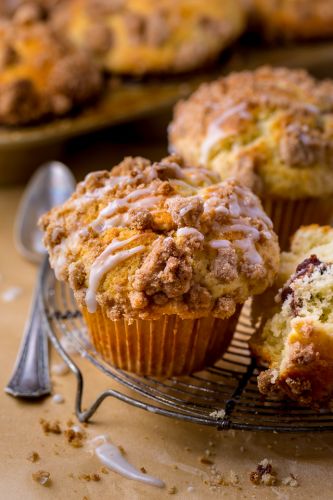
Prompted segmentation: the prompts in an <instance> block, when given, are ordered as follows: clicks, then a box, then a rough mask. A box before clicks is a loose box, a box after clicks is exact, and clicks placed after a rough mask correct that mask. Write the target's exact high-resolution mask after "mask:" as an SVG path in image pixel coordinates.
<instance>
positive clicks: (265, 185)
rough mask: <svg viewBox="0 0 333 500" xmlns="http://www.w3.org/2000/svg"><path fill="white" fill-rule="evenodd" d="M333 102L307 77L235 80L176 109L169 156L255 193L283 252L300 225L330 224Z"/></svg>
mask: <svg viewBox="0 0 333 500" xmlns="http://www.w3.org/2000/svg"><path fill="white" fill-rule="evenodd" d="M332 95H333V83H332V81H328V80H326V81H317V80H315V79H314V78H312V77H311V76H310V75H309V74H308V73H306V72H305V71H303V70H288V69H284V68H276V69H274V68H270V67H262V68H259V69H257V70H256V71H253V72H250V71H244V72H240V73H232V74H230V75H229V76H227V77H224V78H221V79H219V80H217V81H215V82H212V83H208V84H204V85H202V86H201V87H200V88H199V89H198V90H197V91H196V92H194V94H193V95H192V96H191V97H190V98H189V99H187V100H185V101H181V102H180V103H179V104H178V105H177V106H176V108H175V112H174V119H173V122H172V123H171V125H170V128H169V139H170V150H171V151H173V152H175V153H177V154H180V155H181V156H183V158H184V159H185V161H186V162H187V163H189V164H193V165H197V166H202V167H206V168H209V169H211V170H213V171H215V172H218V173H219V174H220V175H221V177H222V179H226V178H229V177H235V178H236V179H238V180H239V181H240V182H241V183H242V184H244V185H247V186H248V187H250V188H251V189H253V190H254V191H255V192H256V193H257V194H258V196H259V197H260V198H261V200H262V203H263V206H264V209H265V210H266V212H267V213H268V215H269V216H270V217H271V218H272V220H273V223H274V228H275V231H276V232H277V233H278V236H279V239H280V245H281V247H282V248H283V249H285V248H286V247H287V246H288V241H289V236H290V235H291V234H292V233H294V232H295V230H296V229H297V228H298V227H299V226H300V225H302V224H310V223H313V222H317V223H320V224H326V223H328V222H329V220H330V217H331V213H332V194H333V98H332Z"/></svg>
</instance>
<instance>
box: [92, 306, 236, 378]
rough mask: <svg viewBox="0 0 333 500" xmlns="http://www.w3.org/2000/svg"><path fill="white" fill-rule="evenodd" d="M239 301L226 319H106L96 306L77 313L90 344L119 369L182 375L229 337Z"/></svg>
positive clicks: (218, 352) (216, 354)
mask: <svg viewBox="0 0 333 500" xmlns="http://www.w3.org/2000/svg"><path fill="white" fill-rule="evenodd" d="M241 308H242V306H241V305H239V306H238V307H237V310H236V312H235V313H234V314H233V316H231V317H230V318H228V319H218V318H212V317H209V318H200V319H181V318H180V317H179V316H177V315H163V316H161V318H160V319H158V320H141V319H138V320H133V322H132V323H129V322H128V321H126V320H117V321H112V320H110V319H109V318H108V317H107V315H106V314H105V312H104V311H103V310H102V309H98V310H97V312H95V313H93V314H91V313H89V312H88V310H87V309H86V308H84V309H83V311H82V313H83V316H84V319H85V321H86V323H87V325H88V331H89V334H90V338H91V341H92V344H93V345H94V347H95V349H96V351H97V352H99V353H100V354H101V355H102V357H103V359H104V360H105V361H106V362H108V363H110V364H111V365H113V366H115V367H117V368H121V369H122V370H126V371H130V372H134V373H136V374H138V375H154V376H160V377H166V376H172V375H186V374H190V373H193V372H195V371H198V370H201V369H203V368H204V367H205V366H209V365H212V364H214V363H215V361H217V360H218V359H219V358H220V357H221V356H222V354H223V353H224V352H225V351H226V349H227V348H228V346H229V343H230V341H231V339H232V336H233V333H234V330H235V327H236V324H237V321H238V317H239V314H240V311H241Z"/></svg>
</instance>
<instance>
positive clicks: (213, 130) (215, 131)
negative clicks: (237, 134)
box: [200, 102, 251, 165]
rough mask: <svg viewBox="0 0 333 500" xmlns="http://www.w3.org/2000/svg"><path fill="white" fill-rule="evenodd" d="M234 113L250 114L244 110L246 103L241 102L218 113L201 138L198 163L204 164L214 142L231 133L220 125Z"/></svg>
mask: <svg viewBox="0 0 333 500" xmlns="http://www.w3.org/2000/svg"><path fill="white" fill-rule="evenodd" d="M234 115H239V116H240V117H241V118H244V119H248V118H251V115H250V113H249V112H248V111H246V103H245V102H241V103H240V104H237V105H236V106H233V107H232V108H229V109H227V110H226V111H224V113H222V114H221V115H219V116H218V117H217V118H216V119H215V120H214V121H212V123H211V124H210V125H209V127H208V130H207V134H206V137H205V139H204V140H203V142H202V144H201V147H200V163H201V165H205V164H206V162H207V160H208V158H209V155H210V152H211V150H212V149H213V148H214V146H216V144H217V143H218V142H220V141H222V140H223V139H225V138H226V137H229V136H230V135H231V132H229V131H225V130H223V128H221V125H223V124H224V123H225V122H226V121H227V120H228V119H229V118H230V117H232V116H234Z"/></svg>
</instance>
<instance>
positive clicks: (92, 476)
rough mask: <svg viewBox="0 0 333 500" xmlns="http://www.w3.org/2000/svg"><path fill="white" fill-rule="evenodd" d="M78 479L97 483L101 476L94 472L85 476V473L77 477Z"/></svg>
mask: <svg viewBox="0 0 333 500" xmlns="http://www.w3.org/2000/svg"><path fill="white" fill-rule="evenodd" d="M79 479H81V480H82V481H87V482H89V481H95V482H98V481H100V480H101V476H100V475H99V474H97V473H96V472H93V473H92V474H86V473H82V474H80V475H79Z"/></svg>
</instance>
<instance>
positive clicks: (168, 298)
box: [40, 157, 279, 376]
mask: <svg viewBox="0 0 333 500" xmlns="http://www.w3.org/2000/svg"><path fill="white" fill-rule="evenodd" d="M40 226H41V228H42V229H43V230H44V231H45V237H44V242H45V246H46V247H47V249H48V251H49V255H50V263H51V266H52V268H53V269H54V271H55V273H56V277H57V278H58V279H60V280H65V281H68V282H69V284H70V286H71V288H72V289H73V290H74V295H75V297H76V300H77V302H78V304H79V307H80V309H81V311H82V313H83V316H84V318H85V320H86V323H87V325H88V329H89V332H90V336H91V340H92V343H93V345H94V346H95V348H96V350H97V351H98V352H99V353H100V354H101V355H102V356H103V357H104V359H105V360H106V361H107V362H109V363H111V364H112V365H114V366H117V367H119V368H122V369H125V370H129V371H132V372H135V373H138V374H143V375H158V376H169V375H181V374H186V373H191V372H193V371H197V370H200V369H201V368H203V367H204V366H206V365H209V364H212V363H214V362H215V361H216V360H217V359H219V358H220V357H221V355H222V354H223V352H224V351H225V349H226V348H227V346H228V344H229V342H230V339H231V337H232V334H233V331H234V327H235V323H236V321H237V318H238V314H239V312H240V309H241V305H242V304H243V303H244V302H245V300H246V299H247V298H248V297H249V296H250V295H253V294H257V293H261V292H263V291H264V290H265V288H266V287H267V286H269V285H271V284H272V282H273V280H274V277H275V274H276V271H277V268H278V262H279V248H278V244H277V238H276V235H275V234H274V232H273V230H272V223H271V221H270V219H269V218H268V217H267V216H266V215H265V213H264V212H263V210H262V207H261V205H260V202H259V200H258V199H257V197H256V196H255V195H253V194H252V193H251V192H250V191H249V190H248V189H247V188H245V187H241V186H239V185H238V184H237V183H236V182H234V181H226V182H222V183H219V182H218V179H217V178H216V174H214V173H213V172H210V171H207V170H205V169H197V168H191V167H186V168H182V165H181V162H180V159H177V158H176V157H168V158H165V159H163V160H162V161H160V162H157V163H151V162H150V161H148V160H146V159H144V158H126V159H125V160H124V161H123V162H122V163H121V164H120V165H118V166H117V167H115V168H113V169H112V170H111V171H101V172H94V173H92V174H90V175H88V176H87V177H86V179H85V180H84V181H83V182H81V183H80V184H79V185H78V187H77V189H76V192H75V193H74V194H73V195H72V197H71V198H70V199H69V200H68V201H67V202H66V203H65V204H64V205H62V206H60V207H57V208H54V209H52V210H51V211H50V212H49V213H47V214H46V215H44V216H43V217H42V219H41V222H40Z"/></svg>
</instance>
